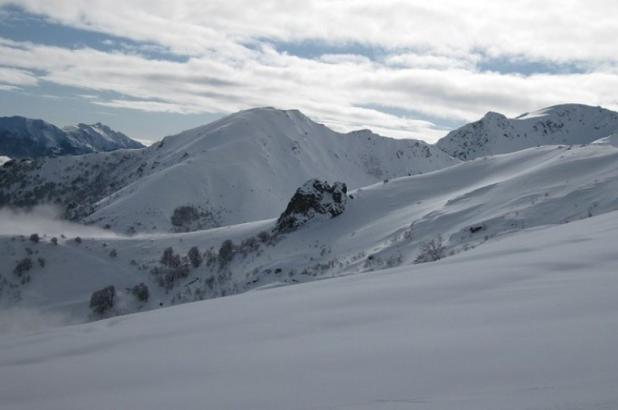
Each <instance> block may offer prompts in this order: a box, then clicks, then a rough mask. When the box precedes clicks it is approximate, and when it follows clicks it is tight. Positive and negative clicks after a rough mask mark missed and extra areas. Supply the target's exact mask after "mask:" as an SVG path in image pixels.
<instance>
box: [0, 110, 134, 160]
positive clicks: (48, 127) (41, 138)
mask: <svg viewBox="0 0 618 410" xmlns="http://www.w3.org/2000/svg"><path fill="white" fill-rule="evenodd" d="M143 147H144V145H142V144H141V143H139V142H137V141H135V140H132V139H131V138H129V137H127V136H126V135H125V134H123V133H121V132H118V131H114V130H112V129H111V128H109V127H108V126H106V125H103V124H101V123H96V124H90V125H88V124H81V123H80V124H78V125H77V126H67V127H64V128H59V127H57V126H55V125H53V124H51V123H49V122H47V121H44V120H41V119H32V118H27V117H22V116H18V115H15V116H10V117H0V155H4V156H7V157H10V158H41V157H47V156H62V155H82V154H89V153H93V152H105V151H113V150H117V149H123V148H143Z"/></svg>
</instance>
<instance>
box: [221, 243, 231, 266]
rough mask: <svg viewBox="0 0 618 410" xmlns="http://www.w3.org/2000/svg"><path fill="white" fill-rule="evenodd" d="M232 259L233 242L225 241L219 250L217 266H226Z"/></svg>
mask: <svg viewBox="0 0 618 410" xmlns="http://www.w3.org/2000/svg"><path fill="white" fill-rule="evenodd" d="M233 257H234V242H232V241H231V240H230V239H226V240H225V241H223V243H222V244H221V247H220V248H219V265H220V266H221V267H223V266H225V265H227V264H228V263H229V262H231V261H232V258H233Z"/></svg>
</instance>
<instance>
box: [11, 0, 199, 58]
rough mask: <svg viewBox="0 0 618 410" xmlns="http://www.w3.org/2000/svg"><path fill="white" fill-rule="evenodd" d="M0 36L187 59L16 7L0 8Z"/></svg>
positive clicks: (144, 44)
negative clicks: (61, 22)
mask: <svg viewBox="0 0 618 410" xmlns="http://www.w3.org/2000/svg"><path fill="white" fill-rule="evenodd" d="M0 37H3V38H6V39H9V40H13V41H19V42H22V41H28V42H31V43H35V44H42V45H48V46H57V47H64V48H81V47H89V48H93V49H96V50H101V51H106V52H109V51H125V52H130V53H135V54H139V55H142V56H144V57H145V58H148V59H156V60H168V61H176V62H184V61H187V60H188V56H184V55H178V54H175V53H172V52H170V51H169V50H167V49H165V48H164V47H162V46H159V45H157V44H152V43H145V42H138V41H133V40H130V39H127V38H122V37H117V36H113V35H109V34H104V33H100V32H97V31H94V30H92V31H91V30H85V29H81V28H74V27H70V26H66V25H62V24H59V23H55V22H53V21H50V20H48V19H46V18H45V17H43V16H39V15H36V14H32V13H28V12H25V11H23V10H22V9H20V8H19V7H15V6H3V7H1V8H0Z"/></svg>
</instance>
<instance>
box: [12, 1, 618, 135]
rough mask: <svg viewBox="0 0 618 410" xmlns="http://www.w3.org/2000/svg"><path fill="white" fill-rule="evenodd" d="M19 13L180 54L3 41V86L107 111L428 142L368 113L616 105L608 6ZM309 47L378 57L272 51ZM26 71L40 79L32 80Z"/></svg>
mask: <svg viewBox="0 0 618 410" xmlns="http://www.w3.org/2000/svg"><path fill="white" fill-rule="evenodd" d="M2 3H7V1H6V0H0V4H2ZM9 3H15V2H9ZM19 5H20V6H22V7H25V8H27V9H28V10H30V11H31V12H35V13H41V14H44V15H46V16H48V18H49V19H51V20H53V21H56V22H60V23H62V24H67V25H71V26H74V27H79V28H86V29H90V30H96V31H101V32H105V33H108V34H112V35H115V36H118V37H122V38H127V39H132V40H137V41H146V42H149V43H150V44H152V45H146V46H145V47H150V48H153V50H155V51H162V50H164V49H165V48H167V49H169V50H170V51H172V52H174V53H182V54H187V55H189V56H190V58H188V60H187V61H163V60H154V59H148V58H146V57H144V56H142V55H140V52H142V51H143V50H140V49H139V47H138V48H135V47H134V46H123V45H122V42H120V43H118V46H119V51H116V52H102V51H98V50H94V49H90V48H78V49H69V48H62V47H51V46H43V45H37V44H31V43H25V42H14V41H9V40H2V39H0V55H2V57H3V58H2V60H3V64H4V65H6V66H9V67H12V68H7V70H12V71H11V73H12V74H11V75H12V76H13V80H12V81H13V82H8V80H6V81H5V82H3V81H0V82H3V83H5V84H6V86H15V84H17V85H27V84H26V83H24V81H26V82H27V81H31V83H30V84H31V85H34V84H36V81H49V82H53V83H56V84H61V85H66V86H72V87H78V88H80V89H84V90H89V91H87V92H88V93H89V94H92V92H94V91H113V92H115V93H118V94H120V95H121V97H115V98H113V99H108V100H103V99H98V100H96V99H92V98H90V99H89V100H90V101H94V102H95V103H96V104H100V105H105V106H112V107H120V108H131V109H139V110H144V111H154V112H175V113H200V112H232V111H236V110H239V109H243V108H249V107H253V106H262V105H272V106H278V107H282V108H299V109H301V110H303V111H304V112H306V113H307V114H308V115H310V116H312V117H314V118H316V119H317V120H320V121H323V122H325V123H327V124H328V125H330V126H333V127H335V128H337V129H340V130H349V129H352V128H359V127H368V128H371V129H373V130H375V131H377V132H380V133H383V134H385V135H389V136H395V137H421V138H424V139H427V140H435V139H436V138H438V137H439V136H442V135H443V134H444V133H445V131H446V130H444V129H440V128H439V127H436V126H434V125H433V124H432V123H430V122H428V121H419V120H417V119H414V118H406V117H404V116H402V115H401V114H399V115H395V114H391V113H388V112H382V111H379V110H376V109H372V108H367V107H376V106H381V107H391V108H393V109H395V111H393V112H414V113H419V114H421V115H422V116H424V117H425V118H434V119H438V120H448V121H468V120H474V119H476V118H478V117H479V116H480V115H482V114H483V113H484V112H486V111H488V110H494V111H500V112H504V113H505V114H507V115H515V114H518V113H521V112H524V111H530V110H534V109H538V108H540V107H543V106H547V105H551V104H558V103H564V102H580V103H588V104H594V105H604V106H607V107H608V108H613V109H617V108H618V99H617V98H618V97H616V96H615V92H612V90H616V89H618V71H617V70H616V67H617V66H618V53H616V52H615V51H616V47H615V41H614V39H615V38H617V37H618V23H617V22H616V21H615V19H614V18H612V17H613V16H615V15H617V14H618V13H617V12H618V3H615V2H613V1H599V0H591V1H587V2H585V3H584V2H583V1H570V2H564V1H560V2H558V1H547V2H532V1H524V0H518V1H509V2H480V1H470V2H461V1H454V0H449V1H440V2H433V3H431V4H428V3H427V2H420V1H381V2H375V1H366V0H359V1H354V2H349V1H306V2H295V1H294V2H293V1H262V2H250V3H248V2H246V1H244V2H243V1H238V0H226V1H214V0H213V1H208V2H203V1H197V0H185V1H175V2H169V1H157V0H150V1H146V0H142V1H129V2H125V3H123V7H117V5H115V3H114V2H110V1H103V0H88V1H86V0H74V1H72V2H66V1H61V0H45V1H42V0H41V1H36V0H21V1H19ZM309 40H319V41H322V42H324V44H325V45H328V46H333V45H337V46H339V47H340V48H341V49H342V50H348V49H354V47H351V48H350V47H347V46H346V45H350V43H355V44H360V45H365V46H369V47H377V48H379V49H380V50H382V51H383V53H382V56H381V57H378V58H377V59H374V60H370V59H369V58H367V57H366V56H361V55H354V54H349V52H348V51H346V53H342V54H337V53H333V52H332V51H331V52H329V53H326V54H325V55H322V56H319V57H317V58H313V59H311V58H302V57H299V56H295V55H290V54H286V53H282V52H279V51H278V50H277V49H275V48H274V46H272V45H270V44H269V43H273V42H276V41H282V42H291V41H297V42H302V41H309ZM299 47H300V48H301V49H302V43H301V46H299ZM327 49H328V48H327ZM487 57H491V58H505V59H507V60H508V58H515V59H517V60H518V61H520V62H524V64H525V62H526V61H528V60H535V61H545V62H553V63H557V64H567V63H568V64H576V65H578V66H581V67H584V68H585V69H586V71H585V72H583V73H578V74H568V73H567V74H559V73H554V74H535V75H529V76H524V75H519V74H500V73H497V72H482V71H480V70H479V69H478V64H479V63H480V62H482V61H483V59H486V58H487ZM30 70H37V72H39V71H41V72H43V74H41V75H40V76H39V77H38V78H37V77H36V76H34V75H33V74H32V72H31V71H30ZM19 73H21V75H23V78H22V80H21V81H22V84H18V80H16V78H17V77H18V74H19ZM9 74H10V73H8V72H7V73H5V75H4V76H5V77H7V78H9V77H10V75H9ZM0 78H3V74H2V71H0ZM363 107H365V108H363Z"/></svg>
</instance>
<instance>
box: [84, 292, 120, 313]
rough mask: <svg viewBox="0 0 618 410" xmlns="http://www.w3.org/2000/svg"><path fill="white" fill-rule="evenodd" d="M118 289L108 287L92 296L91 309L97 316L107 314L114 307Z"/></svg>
mask: <svg viewBox="0 0 618 410" xmlns="http://www.w3.org/2000/svg"><path fill="white" fill-rule="evenodd" d="M115 300H116V288H114V287H113V286H108V287H106V288H103V289H100V290H97V291H95V292H93V293H92V295H91V296H90V309H91V310H92V312H93V313H95V314H97V315H102V314H104V313H107V312H108V311H110V310H111V309H112V308H113V307H114V302H115Z"/></svg>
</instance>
